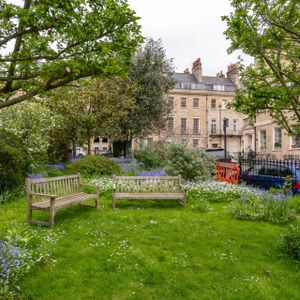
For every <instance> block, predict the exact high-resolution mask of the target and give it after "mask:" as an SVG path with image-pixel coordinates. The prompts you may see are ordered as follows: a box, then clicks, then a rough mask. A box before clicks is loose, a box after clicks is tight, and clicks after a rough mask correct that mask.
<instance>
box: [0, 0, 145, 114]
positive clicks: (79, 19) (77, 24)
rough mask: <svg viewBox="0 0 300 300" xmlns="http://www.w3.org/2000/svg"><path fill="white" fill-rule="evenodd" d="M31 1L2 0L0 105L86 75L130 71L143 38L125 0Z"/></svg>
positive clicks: (16, 101) (1, 106)
mask: <svg viewBox="0 0 300 300" xmlns="http://www.w3.org/2000/svg"><path fill="white" fill-rule="evenodd" d="M25 3H26V4H27V9H25V8H23V7H19V6H17V5H13V4H8V3H6V1H1V2H0V7H1V10H0V53H1V54H2V55H0V74H1V76H0V82H1V83H0V101H1V100H2V101H1V102H0V109H1V108H3V107H6V106H10V105H13V104H15V103H18V102H21V101H24V100H26V99H28V98H30V97H31V96H34V95H38V94H40V93H42V92H43V91H48V90H51V89H54V88H57V87H59V86H63V85H65V84H67V83H69V82H71V81H73V80H77V79H79V78H82V77H87V76H93V75H96V76H105V77H111V76H112V75H116V74H118V75H120V74H125V73H126V71H127V68H128V64H129V62H130V60H131V58H132V55H133V54H134V52H135V50H136V48H137V46H138V45H139V44H140V43H141V41H142V37H141V35H140V26H139V25H138V23H137V20H138V18H137V16H136V15H135V13H134V11H132V10H131V9H130V7H129V6H128V4H127V1H125V0H120V1H112V0H96V1H88V0H86V1H83V0H65V1H56V0H55V1H25ZM9 43H13V44H15V45H17V46H15V47H14V48H13V51H11V52H10V53H8V52H7V51H6V52H4V51H3V50H4V49H5V48H6V47H7V46H8V44H9ZM66 66H68V67H69V69H70V72H67V73H66V72H65V67H66ZM15 82H17V83H18V84H17V85H16V84H15ZM20 91H22V93H21V92H20Z"/></svg>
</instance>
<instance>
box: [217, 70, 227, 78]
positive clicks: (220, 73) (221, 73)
mask: <svg viewBox="0 0 300 300" xmlns="http://www.w3.org/2000/svg"><path fill="white" fill-rule="evenodd" d="M216 77H221V78H225V75H224V74H223V71H222V70H221V71H220V72H218V73H217V75H216Z"/></svg>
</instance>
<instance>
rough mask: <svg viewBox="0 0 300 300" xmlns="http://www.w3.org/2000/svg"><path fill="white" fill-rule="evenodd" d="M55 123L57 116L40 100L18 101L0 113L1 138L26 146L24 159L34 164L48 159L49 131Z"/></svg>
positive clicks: (15, 144) (13, 144) (16, 145)
mask: <svg viewBox="0 0 300 300" xmlns="http://www.w3.org/2000/svg"><path fill="white" fill-rule="evenodd" d="M57 126H58V119H57V117H56V116H55V115H54V114H53V113H52V112H51V111H50V110H49V109H47V108H46V107H45V106H44V105H43V104H42V103H40V101H29V102H28V103H26V104H25V103H19V104H17V105H15V106H14V107H7V108H5V109H3V110H2V111H1V113H0V128H1V131H0V139H1V140H3V141H5V142H6V143H7V144H9V145H10V146H12V147H14V148H23V149H25V150H26V155H24V156H25V159H26V161H27V162H28V163H29V164H30V165H31V167H33V168H34V167H35V166H38V165H40V164H43V163H45V162H46V161H47V158H48V157H47V150H48V147H49V145H50V142H51V140H50V132H51V130H53V129H54V128H56V127H57ZM12 139H13V140H14V141H12Z"/></svg>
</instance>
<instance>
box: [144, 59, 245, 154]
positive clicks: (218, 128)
mask: <svg viewBox="0 0 300 300" xmlns="http://www.w3.org/2000/svg"><path fill="white" fill-rule="evenodd" d="M173 76H174V80H175V82H176V83H175V87H174V88H173V89H172V90H171V91H170V93H169V94H168V95H167V101H168V104H169V105H170V108H171V113H170V114H169V116H168V119H167V124H166V127H165V129H164V130H161V131H159V132H156V133H154V134H152V135H150V136H148V138H147V142H148V144H150V143H152V142H153V141H157V140H167V141H174V140H177V141H183V142H186V143H188V145H189V146H191V147H201V148H204V149H207V148H219V147H224V131H223V119H224V118H227V119H228V120H229V126H228V128H227V129H226V133H227V134H226V136H227V149H228V151H230V152H232V153H233V154H235V155H236V156H237V154H238V152H241V150H242V148H241V138H242V130H241V129H242V125H243V118H244V116H243V115H242V114H240V113H237V112H235V111H234V110H231V109H228V103H230V102H231V101H232V99H233V97H234V95H235V90H236V88H238V87H239V77H238V70H237V67H236V65H234V64H232V65H230V66H228V71H227V74H226V77H225V75H224V74H223V73H222V71H221V72H219V73H218V74H217V75H216V76H215V77H211V76H203V74H202V63H201V60H200V58H198V59H197V60H196V61H195V62H194V63H193V67H192V72H191V73H190V72H189V70H188V69H186V70H185V71H184V72H183V73H175V74H174V75H173Z"/></svg>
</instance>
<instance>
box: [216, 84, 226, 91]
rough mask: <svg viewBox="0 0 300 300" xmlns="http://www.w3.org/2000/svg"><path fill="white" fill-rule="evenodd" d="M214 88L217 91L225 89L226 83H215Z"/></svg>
mask: <svg viewBox="0 0 300 300" xmlns="http://www.w3.org/2000/svg"><path fill="white" fill-rule="evenodd" d="M213 88H214V90H215V91H224V90H225V85H224V84H214V86H213Z"/></svg>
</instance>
